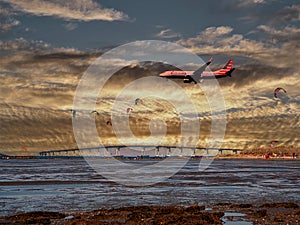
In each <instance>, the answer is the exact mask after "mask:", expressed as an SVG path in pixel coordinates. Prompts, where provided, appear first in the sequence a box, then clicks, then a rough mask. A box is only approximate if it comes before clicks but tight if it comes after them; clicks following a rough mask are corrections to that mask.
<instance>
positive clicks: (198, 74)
mask: <svg viewBox="0 0 300 225" xmlns="http://www.w3.org/2000/svg"><path fill="white" fill-rule="evenodd" d="M212 60H213V58H212V57H211V58H210V59H209V60H208V62H207V63H205V64H204V65H203V66H201V67H200V68H199V69H197V70H196V71H195V72H194V73H193V77H192V76H190V79H191V80H193V81H194V82H195V84H196V83H198V82H199V80H200V78H201V74H202V73H203V71H204V70H205V69H206V67H207V66H208V65H209V64H211V62H212Z"/></svg>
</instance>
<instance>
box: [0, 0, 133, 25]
mask: <svg viewBox="0 0 300 225" xmlns="http://www.w3.org/2000/svg"><path fill="white" fill-rule="evenodd" d="M4 2H7V3H10V4H11V6H12V7H13V9H14V10H17V11H21V12H25V13H30V14H33V15H36V16H54V17H59V18H63V19H65V20H79V21H91V20H105V21H114V20H128V19H129V17H128V16H127V15H126V14H124V13H123V12H119V11H117V10H115V9H109V8H103V7H101V6H100V5H99V4H98V3H96V2H94V1H93V0H85V1H81V0H66V1H58V0H52V1H45V0H34V1H31V0H4Z"/></svg>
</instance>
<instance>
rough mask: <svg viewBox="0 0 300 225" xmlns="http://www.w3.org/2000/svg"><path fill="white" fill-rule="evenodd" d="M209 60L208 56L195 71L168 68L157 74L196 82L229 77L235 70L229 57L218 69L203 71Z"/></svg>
mask: <svg viewBox="0 0 300 225" xmlns="http://www.w3.org/2000/svg"><path fill="white" fill-rule="evenodd" d="M211 62H212V58H210V59H209V61H208V62H207V63H205V64H204V65H203V66H201V67H200V68H199V69H198V70H196V71H191V70H188V71H182V70H168V71H165V72H163V73H161V74H159V76H160V77H166V78H174V79H176V78H177V79H183V82H184V83H191V82H194V83H195V84H196V83H198V82H201V81H202V79H208V78H223V77H231V73H232V72H233V71H234V70H235V68H232V63H233V62H232V60H231V59H230V60H229V61H228V63H226V65H225V66H224V67H223V68H222V69H220V70H216V71H204V70H205V69H206V67H207V66H208V65H209V64H210V63H211Z"/></svg>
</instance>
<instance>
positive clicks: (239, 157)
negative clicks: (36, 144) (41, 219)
mask: <svg viewBox="0 0 300 225" xmlns="http://www.w3.org/2000/svg"><path fill="white" fill-rule="evenodd" d="M85 158H95V159H97V158H98V159H108V160H109V159H112V158H113V159H117V160H133V161H134V160H139V161H140V160H153V161H155V160H164V159H166V158H169V159H174V160H180V159H187V158H188V159H189V160H202V159H205V158H208V159H211V158H214V160H218V159H232V160H269V161H274V160H277V161H284V160H289V161H300V157H299V156H296V157H292V156H276V157H272V156H268V157H266V156H265V155H264V154H230V155H216V156H117V157H116V156H111V157H96V156H42V157H41V156H5V157H0V160H11V159H21V160H27V159H28V160H29V159H36V160H39V159H49V160H50V159H52V160H54V159H57V160H58V159H85Z"/></svg>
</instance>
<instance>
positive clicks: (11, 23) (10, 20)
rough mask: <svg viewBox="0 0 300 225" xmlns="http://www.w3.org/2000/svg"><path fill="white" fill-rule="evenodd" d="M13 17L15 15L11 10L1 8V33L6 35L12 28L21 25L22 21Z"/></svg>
mask: <svg viewBox="0 0 300 225" xmlns="http://www.w3.org/2000/svg"><path fill="white" fill-rule="evenodd" d="M0 7H1V5H0ZM13 16H14V13H12V12H11V11H10V10H9V9H6V8H0V32H2V33H6V32H8V31H9V30H10V29H11V28H12V27H15V26H18V25H19V24H20V21H19V20H16V19H15V18H14V17H13Z"/></svg>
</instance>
